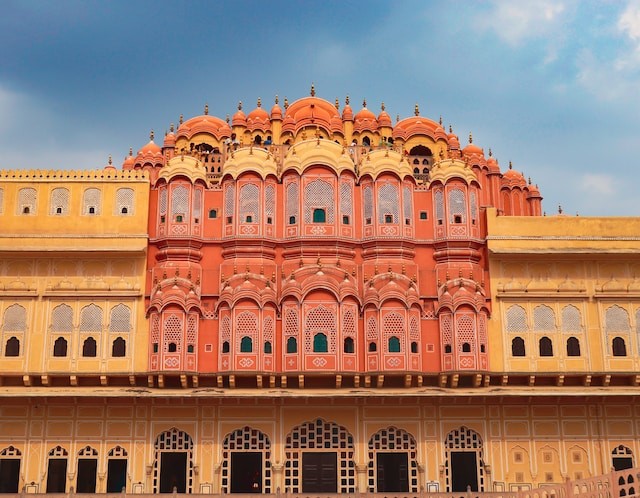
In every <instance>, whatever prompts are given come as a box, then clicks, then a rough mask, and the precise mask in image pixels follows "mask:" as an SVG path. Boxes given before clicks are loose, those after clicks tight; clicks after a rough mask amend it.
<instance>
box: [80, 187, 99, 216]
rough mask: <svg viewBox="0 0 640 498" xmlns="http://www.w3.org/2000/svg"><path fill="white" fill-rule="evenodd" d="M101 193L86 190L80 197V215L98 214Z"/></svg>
mask: <svg viewBox="0 0 640 498" xmlns="http://www.w3.org/2000/svg"><path fill="white" fill-rule="evenodd" d="M101 197H102V193H101V192H100V190H98V189H97V188H88V189H87V190H85V191H84V195H83V197H82V214H85V215H86V214H100V203H101Z"/></svg>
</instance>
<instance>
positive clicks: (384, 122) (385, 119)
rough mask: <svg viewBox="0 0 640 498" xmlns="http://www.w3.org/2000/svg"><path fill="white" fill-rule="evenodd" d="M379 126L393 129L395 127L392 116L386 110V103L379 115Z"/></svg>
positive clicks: (382, 105) (381, 107)
mask: <svg viewBox="0 0 640 498" xmlns="http://www.w3.org/2000/svg"><path fill="white" fill-rule="evenodd" d="M378 126H386V127H389V128H391V127H392V126H393V124H392V122H391V116H389V113H388V112H387V111H386V110H385V107H384V102H383V103H382V104H381V105H380V114H378Z"/></svg>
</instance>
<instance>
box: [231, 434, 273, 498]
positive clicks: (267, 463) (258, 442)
mask: <svg viewBox="0 0 640 498" xmlns="http://www.w3.org/2000/svg"><path fill="white" fill-rule="evenodd" d="M246 451H254V452H260V453H262V463H263V465H262V472H263V474H262V490H261V492H262V493H266V494H269V493H271V442H270V441H269V438H268V437H267V435H266V434H264V433H263V432H262V431H259V430H258V429H252V428H251V427H247V426H245V427H243V428H242V429H236V430H235V431H233V432H232V433H231V434H228V435H227V437H225V438H224V441H223V442H222V493H223V494H228V493H231V453H232V452H246Z"/></svg>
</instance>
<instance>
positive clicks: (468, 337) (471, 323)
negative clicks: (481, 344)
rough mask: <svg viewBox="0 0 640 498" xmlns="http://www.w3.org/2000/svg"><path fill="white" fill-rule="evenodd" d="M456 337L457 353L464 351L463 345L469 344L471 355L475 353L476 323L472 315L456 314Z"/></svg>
mask: <svg viewBox="0 0 640 498" xmlns="http://www.w3.org/2000/svg"><path fill="white" fill-rule="evenodd" d="M456 335H457V339H458V341H457V347H458V352H459V353H462V352H463V351H464V344H465V343H466V344H469V346H470V349H471V351H469V352H471V353H475V352H476V323H475V319H474V317H473V315H468V314H466V313H465V314H460V313H456Z"/></svg>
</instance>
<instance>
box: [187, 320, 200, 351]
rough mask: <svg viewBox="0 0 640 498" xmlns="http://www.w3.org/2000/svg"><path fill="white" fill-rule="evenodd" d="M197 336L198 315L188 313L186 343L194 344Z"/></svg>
mask: <svg viewBox="0 0 640 498" xmlns="http://www.w3.org/2000/svg"><path fill="white" fill-rule="evenodd" d="M197 337H198V316H197V315H195V314H194V313H190V314H189V316H187V344H188V345H190V346H195V344H196V342H197Z"/></svg>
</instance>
